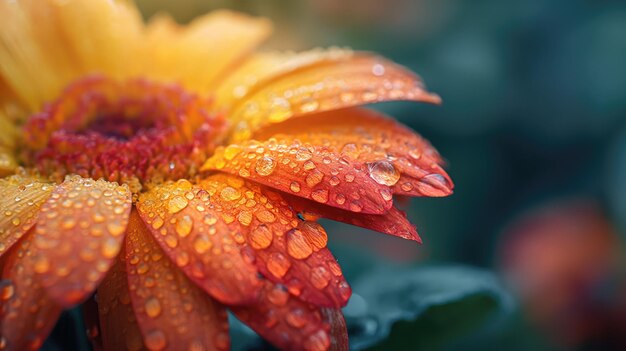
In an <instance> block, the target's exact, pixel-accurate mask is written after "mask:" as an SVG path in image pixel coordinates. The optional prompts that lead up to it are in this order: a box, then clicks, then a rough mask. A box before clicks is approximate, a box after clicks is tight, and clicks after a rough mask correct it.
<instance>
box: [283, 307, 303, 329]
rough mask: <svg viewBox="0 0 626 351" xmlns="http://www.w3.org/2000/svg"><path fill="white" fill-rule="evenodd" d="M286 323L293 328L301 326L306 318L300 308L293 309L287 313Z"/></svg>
mask: <svg viewBox="0 0 626 351" xmlns="http://www.w3.org/2000/svg"><path fill="white" fill-rule="evenodd" d="M286 319H287V323H289V325H291V326H292V327H294V328H302V327H303V326H304V325H305V324H306V322H307V320H306V316H305V314H304V311H303V310H302V309H300V308H296V309H293V310H291V311H289V313H287V317H286Z"/></svg>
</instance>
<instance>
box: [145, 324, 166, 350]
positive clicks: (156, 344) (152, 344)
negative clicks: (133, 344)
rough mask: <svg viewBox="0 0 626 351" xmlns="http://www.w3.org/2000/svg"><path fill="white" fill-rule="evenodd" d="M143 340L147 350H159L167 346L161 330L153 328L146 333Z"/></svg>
mask: <svg viewBox="0 0 626 351" xmlns="http://www.w3.org/2000/svg"><path fill="white" fill-rule="evenodd" d="M144 342H145V343H146V347H147V348H148V349H149V350H151V351H160V350H163V349H164V348H165V347H166V346H167V337H166V336H165V333H163V332H162V331H161V330H159V329H153V330H151V331H149V332H148V333H147V334H146V338H145V339H144Z"/></svg>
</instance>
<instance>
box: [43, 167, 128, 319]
mask: <svg viewBox="0 0 626 351" xmlns="http://www.w3.org/2000/svg"><path fill="white" fill-rule="evenodd" d="M130 208H131V194H130V191H129V190H128V186H126V185H124V186H119V185H117V183H109V182H107V181H104V180H97V181H95V180H92V179H87V178H81V177H79V176H68V177H66V179H65V181H64V182H63V183H61V184H60V185H59V186H57V187H56V188H55V189H54V191H53V192H52V195H51V196H50V198H49V199H48V201H47V202H46V203H44V204H43V206H42V207H41V214H40V216H39V218H38V220H37V226H36V227H35V228H36V229H35V236H34V238H33V244H34V247H33V249H34V250H33V251H34V253H33V254H34V256H35V260H36V262H37V265H36V266H35V271H36V273H37V278H39V280H40V281H41V284H42V285H43V286H44V287H45V288H46V289H47V291H48V294H50V297H51V298H52V299H54V300H55V301H56V302H57V303H59V304H61V305H62V306H64V307H70V306H73V305H75V304H78V303H80V302H81V301H83V300H84V299H85V298H87V296H89V294H91V293H92V292H93V291H94V290H95V288H96V286H97V285H98V283H99V282H100V280H102V278H104V275H105V274H106V272H107V271H108V270H109V267H110V266H111V264H112V263H113V259H114V258H115V257H116V256H117V254H118V253H119V250H120V248H121V244H122V239H123V237H124V236H123V234H124V231H125V230H126V225H127V224H128V215H129V213H130Z"/></svg>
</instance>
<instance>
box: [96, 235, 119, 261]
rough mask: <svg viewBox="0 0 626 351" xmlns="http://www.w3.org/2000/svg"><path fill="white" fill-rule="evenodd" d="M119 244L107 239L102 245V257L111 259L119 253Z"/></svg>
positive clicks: (114, 240)
mask: <svg viewBox="0 0 626 351" xmlns="http://www.w3.org/2000/svg"><path fill="white" fill-rule="evenodd" d="M120 248H121V244H120V242H118V241H117V240H116V239H113V238H108V239H106V240H105V241H104V243H102V250H101V251H102V256H104V257H106V258H113V257H115V256H117V254H118V253H119V252H120Z"/></svg>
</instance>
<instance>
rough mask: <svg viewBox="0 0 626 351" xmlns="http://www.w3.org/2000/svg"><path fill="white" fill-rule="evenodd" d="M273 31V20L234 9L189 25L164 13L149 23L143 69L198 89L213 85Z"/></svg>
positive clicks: (201, 18)
mask: <svg viewBox="0 0 626 351" xmlns="http://www.w3.org/2000/svg"><path fill="white" fill-rule="evenodd" d="M270 32H271V24H270V22H269V21H267V20H265V19H259V18H252V17H249V16H246V15H243V14H237V13H234V12H230V11H214V12H211V13H209V14H207V15H204V16H202V17H199V18H197V19H195V20H194V21H193V22H191V23H190V24H189V25H188V26H186V27H182V26H179V25H177V24H176V23H174V21H173V20H172V19H171V18H169V17H168V16H165V15H160V16H157V17H155V18H154V19H153V20H152V21H151V22H150V23H149V24H148V28H147V38H146V44H145V45H146V50H147V52H146V60H145V61H146V62H144V67H143V68H142V72H143V73H145V74H146V75H147V76H149V77H151V78H160V79H164V80H170V81H171V80H174V81H178V82H180V83H182V84H183V85H185V87H187V88H190V89H194V90H200V91H206V90H207V89H213V86H214V84H215V81H216V80H219V79H223V77H224V76H225V75H227V74H228V73H229V72H230V71H229V70H230V69H231V68H232V67H234V66H235V65H237V64H238V62H239V61H240V60H241V59H243V58H245V57H246V56H247V55H249V54H250V52H251V51H252V50H253V49H254V48H256V46H258V45H259V44H260V43H261V42H262V41H263V40H264V39H265V38H266V37H267V36H268V35H269V34H270Z"/></svg>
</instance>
